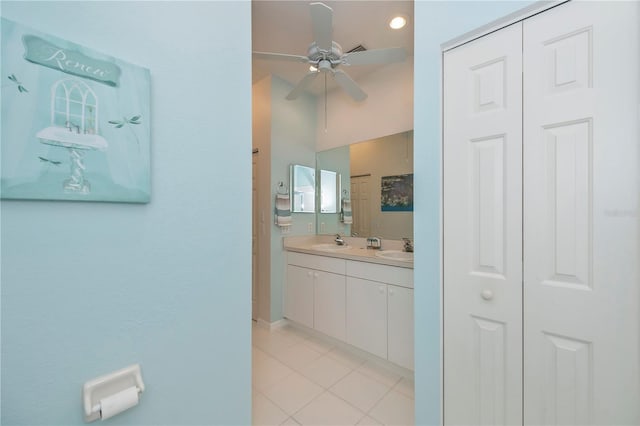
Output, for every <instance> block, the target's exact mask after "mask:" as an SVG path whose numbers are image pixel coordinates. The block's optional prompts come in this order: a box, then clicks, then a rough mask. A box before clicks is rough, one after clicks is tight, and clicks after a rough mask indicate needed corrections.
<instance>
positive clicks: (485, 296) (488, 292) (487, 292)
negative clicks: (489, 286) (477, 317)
mask: <svg viewBox="0 0 640 426" xmlns="http://www.w3.org/2000/svg"><path fill="white" fill-rule="evenodd" d="M480 296H482V298H483V299H484V300H491V299H493V292H492V291H491V290H482V293H480Z"/></svg>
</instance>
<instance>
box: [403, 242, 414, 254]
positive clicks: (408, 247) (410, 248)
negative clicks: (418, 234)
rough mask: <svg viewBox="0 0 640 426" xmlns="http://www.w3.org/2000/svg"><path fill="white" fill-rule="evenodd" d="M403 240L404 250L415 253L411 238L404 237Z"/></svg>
mask: <svg viewBox="0 0 640 426" xmlns="http://www.w3.org/2000/svg"><path fill="white" fill-rule="evenodd" d="M402 242H403V243H404V251H406V252H408V253H413V242H412V241H411V240H410V239H409V238H403V239H402Z"/></svg>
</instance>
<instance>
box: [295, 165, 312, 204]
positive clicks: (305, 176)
mask: <svg viewBox="0 0 640 426" xmlns="http://www.w3.org/2000/svg"><path fill="white" fill-rule="evenodd" d="M289 176H291V186H290V187H291V188H292V189H293V191H292V194H291V195H292V196H291V211H292V212H294V213H315V211H316V171H315V169H314V168H313V167H307V166H300V165H297V164H294V165H292V166H291V170H290V173H289Z"/></svg>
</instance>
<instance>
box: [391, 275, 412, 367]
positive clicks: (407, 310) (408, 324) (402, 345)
mask: <svg viewBox="0 0 640 426" xmlns="http://www.w3.org/2000/svg"><path fill="white" fill-rule="evenodd" d="M387 293H388V295H389V297H388V298H387V316H388V330H387V353H388V358H389V361H391V362H394V363H396V364H398V365H400V366H402V367H405V368H408V369H410V370H413V348H414V345H413V325H414V324H413V318H414V316H413V289H411V288H404V287H397V286H394V285H388V286H387Z"/></svg>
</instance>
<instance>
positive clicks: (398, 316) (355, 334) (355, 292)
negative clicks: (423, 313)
mask: <svg viewBox="0 0 640 426" xmlns="http://www.w3.org/2000/svg"><path fill="white" fill-rule="evenodd" d="M347 343H349V344H351V345H353V346H356V347H358V348H360V349H363V350H365V351H367V352H371V353H373V354H374V355H377V356H379V357H381V358H386V359H388V360H389V361H391V362H393V363H395V364H398V365H400V366H402V367H405V368H408V369H411V370H412V369H413V269H410V268H400V267H396V266H387V265H378V264H372V263H366V262H356V261H347Z"/></svg>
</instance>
